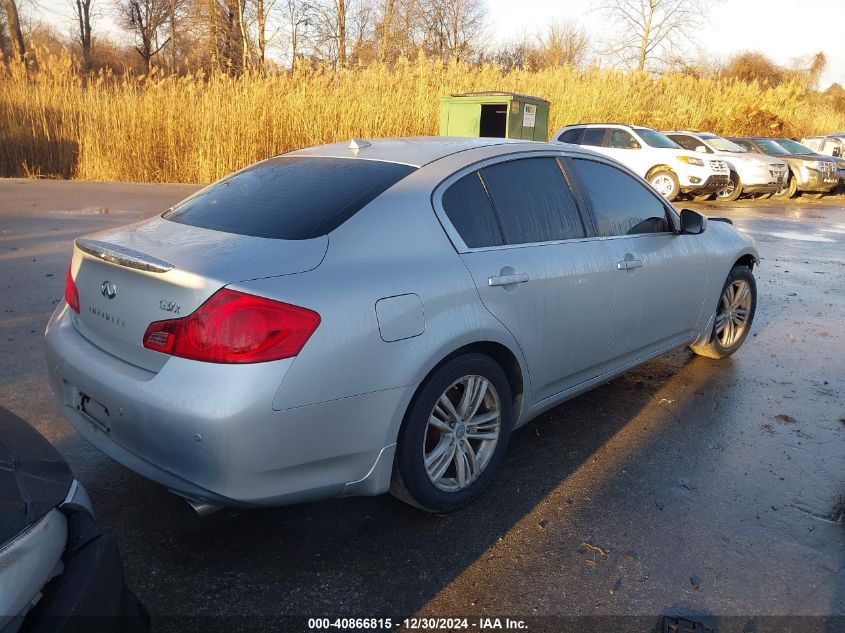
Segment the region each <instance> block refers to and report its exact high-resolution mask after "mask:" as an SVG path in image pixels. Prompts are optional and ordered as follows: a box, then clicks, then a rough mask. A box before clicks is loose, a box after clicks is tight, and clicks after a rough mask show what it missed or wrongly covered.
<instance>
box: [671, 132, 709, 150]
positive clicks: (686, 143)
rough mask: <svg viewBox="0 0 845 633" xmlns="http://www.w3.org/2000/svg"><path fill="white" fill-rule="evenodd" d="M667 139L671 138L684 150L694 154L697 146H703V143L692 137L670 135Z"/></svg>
mask: <svg viewBox="0 0 845 633" xmlns="http://www.w3.org/2000/svg"><path fill="white" fill-rule="evenodd" d="M669 138H671V139H672V140H673V141H675V142H676V143H677V144H678V145H680V146H681V147H683V148H684V149H688V150H689V151H691V152H694V151H695V148H696V147H698V146H699V145H704V143H702V142H701V141H699V140H698V139H695V138H693V137H692V136H687V135H686V134H670V135H669Z"/></svg>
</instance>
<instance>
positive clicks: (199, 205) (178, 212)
mask: <svg viewBox="0 0 845 633" xmlns="http://www.w3.org/2000/svg"><path fill="white" fill-rule="evenodd" d="M414 171H416V168H415V167H409V166H408V165H399V164H396V163H385V162H379V161H372V160H358V159H345V158H317V157H311V156H308V157H304V156H303V157H281V158H272V159H270V160H267V161H264V162H261V163H258V164H257V165H254V166H252V167H248V168H246V169H245V170H243V171H240V172H238V173H236V174H233V175H231V176H229V177H228V178H226V179H224V180H221V181H220V182H218V183H216V184H214V185H211V186H210V187H208V188H206V189H203V190H202V191H200V192H199V193H198V194H197V195H195V196H194V197H192V198H189V199H188V200H186V201H185V202H183V203H182V204H180V205H178V206H177V207H175V208H173V209H171V210H170V211H167V212H165V213H164V215H163V216H162V217H164V218H165V219H167V220H171V221H173V222H179V223H180V224H189V225H191V226H198V227H202V228H206V229H214V230H216V231H225V232H226V233H237V234H239V235H252V236H255V237H269V238H273V239H280V240H307V239H311V238H314V237H319V236H321V235H325V234H326V233H329V232H331V231H333V230H334V229H336V228H337V227H338V226H340V225H341V224H343V223H344V222H346V220H348V219H349V218H351V217H352V216H353V215H355V213H357V212H358V211H359V210H360V209H361V208H363V207H364V206H365V205H366V204H367V203H369V202H371V201H372V200H373V199H375V198H376V197H377V196H379V195H380V194H382V193H383V192H384V191H385V190H387V189H388V188H390V187H392V186H393V185H395V184H396V183H397V182H399V181H400V180H402V179H403V178H404V177H405V176H407V175H408V174H410V173H412V172H414Z"/></svg>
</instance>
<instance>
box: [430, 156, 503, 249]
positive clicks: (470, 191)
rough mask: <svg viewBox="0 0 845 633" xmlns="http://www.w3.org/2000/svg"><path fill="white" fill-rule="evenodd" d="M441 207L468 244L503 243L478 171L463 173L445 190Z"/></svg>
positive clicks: (475, 245)
mask: <svg viewBox="0 0 845 633" xmlns="http://www.w3.org/2000/svg"><path fill="white" fill-rule="evenodd" d="M443 210H444V211H445V212H446V215H447V216H448V217H449V221H450V222H451V223H452V225H453V226H454V227H455V230H456V231H457V232H458V234H459V235H460V236H461V239H463V241H464V244H466V245H467V246H468V247H469V248H481V247H484V246H501V245H502V244H503V243H504V240H503V239H502V231H501V229H500V228H499V222H498V220H497V219H496V215H495V213H494V212H493V205H492V204H491V203H490V198H489V197H488V196H487V192H486V191H485V190H484V184H483V183H482V182H481V176H480V175H479V173H478V172H477V171H474V172H472V173H471V174H468V175H466V176H464V177H463V178H461V179H460V180H459V181H457V182H456V183H455V184H453V185H451V186H450V187H449V188H448V189H447V190H446V192H445V193H444V194H443Z"/></svg>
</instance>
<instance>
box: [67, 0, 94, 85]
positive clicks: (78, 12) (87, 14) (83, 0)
mask: <svg viewBox="0 0 845 633" xmlns="http://www.w3.org/2000/svg"><path fill="white" fill-rule="evenodd" d="M71 8H72V10H73V20H74V36H75V39H76V40H77V41H78V42H79V46H80V49H81V51H82V72H83V73H87V72H88V71H89V70H91V18H92V17H93V16H92V9H93V8H94V0H71Z"/></svg>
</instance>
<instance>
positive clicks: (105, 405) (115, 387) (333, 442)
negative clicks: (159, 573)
mask: <svg viewBox="0 0 845 633" xmlns="http://www.w3.org/2000/svg"><path fill="white" fill-rule="evenodd" d="M68 312H69V311H68V309H67V308H66V306H63V307H61V308H59V309H58V310H57V311H56V313H55V314H54V315H53V318H52V319H51V321H50V324H49V325H48V328H47V334H46V343H47V358H48V364H49V373H50V383H51V386H52V388H53V391H54V394H55V396H56V399H57V402H58V405H59V407H60V409H61V412H62V414H63V415H64V417H65V418H66V419H67V420H68V421H69V422H70V423H71V425H73V427H74V428H75V429H76V430H77V431H78V432H79V433H80V435H82V436H83V437H85V438H86V439H87V440H88V441H89V442H91V443H92V444H94V445H95V446H96V447H97V448H99V449H100V450H101V451H102V452H104V453H105V454H107V455H108V456H109V457H111V458H112V459H114V460H115V461H118V462H120V463H121V464H123V465H124V466H126V467H127V468H129V469H131V470H134V471H135V472H137V473H139V474H141V475H143V476H144V477H147V478H149V479H152V480H153V481H156V482H158V483H159V484H161V485H163V486H165V487H167V488H169V489H170V490H172V491H173V492H176V493H177V494H180V495H182V496H185V497H190V498H192V499H194V500H197V501H204V502H208V503H211V504H214V505H223V506H268V505H284V504H289V503H298V502H302V501H311V500H315V499H320V498H328V497H335V496H339V495H341V494H344V493H347V494H354V493H357V494H376V493H380V492H385V491H387V489H388V488H389V483H390V468H391V467H392V445H393V442H395V438H391V437H390V436H389V432H390V431H389V429H391V428H396V427H395V426H394V423H395V420H396V419H397V416H399V419H401V415H402V414H403V412H404V406H405V405H406V404H407V400H408V398H409V396H407V395H406V394H407V392H408V389H407V388H400V389H386V390H383V391H377V392H373V393H369V394H362V395H358V396H353V397H349V398H342V399H339V400H332V401H328V402H322V403H319V404H313V405H309V406H303V407H297V408H295V409H287V410H284V411H274V410H273V408H272V404H273V399H274V396H275V395H276V392H277V390H278V388H279V385H280V384H281V382H282V380H283V378H284V375H285V373H286V372H287V370H288V368H289V367H290V365H291V364H292V363H293V360H294V359H286V360H282V361H275V362H271V363H259V364H254V365H238V366H231V365H219V364H214V363H198V362H193V361H187V360H185V359H180V358H171V359H169V360H168V361H167V362H166V363H165V365H164V366H163V367H162V369H161V370H160V371H159V372H158V373H151V372H147V371H145V370H142V369H139V368H137V367H134V366H132V365H129V364H128V363H125V362H124V361H121V360H120V359H117V358H115V357H113V356H111V355H109V354H107V353H106V352H104V351H102V350H100V349H99V348H97V347H96V346H94V345H92V344H91V343H90V342H89V341H87V340H86V339H85V338H84V337H83V336H81V335H80V334H79V333H78V332H77V331H76V329H75V328H74V327H73V325H72V323H71V321H70V317H69V315H68ZM81 394H84V395H85V396H87V397H88V398H90V399H91V400H93V401H95V402H96V403H98V404H99V405H101V409H100V408H98V409H97V410H106V411H107V412H108V414H107V416H105V417H106V418H107V419H105V420H98V419H93V418H92V415H90V414H88V413H86V411H85V410H83V408H81V407H80V396H81Z"/></svg>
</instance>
